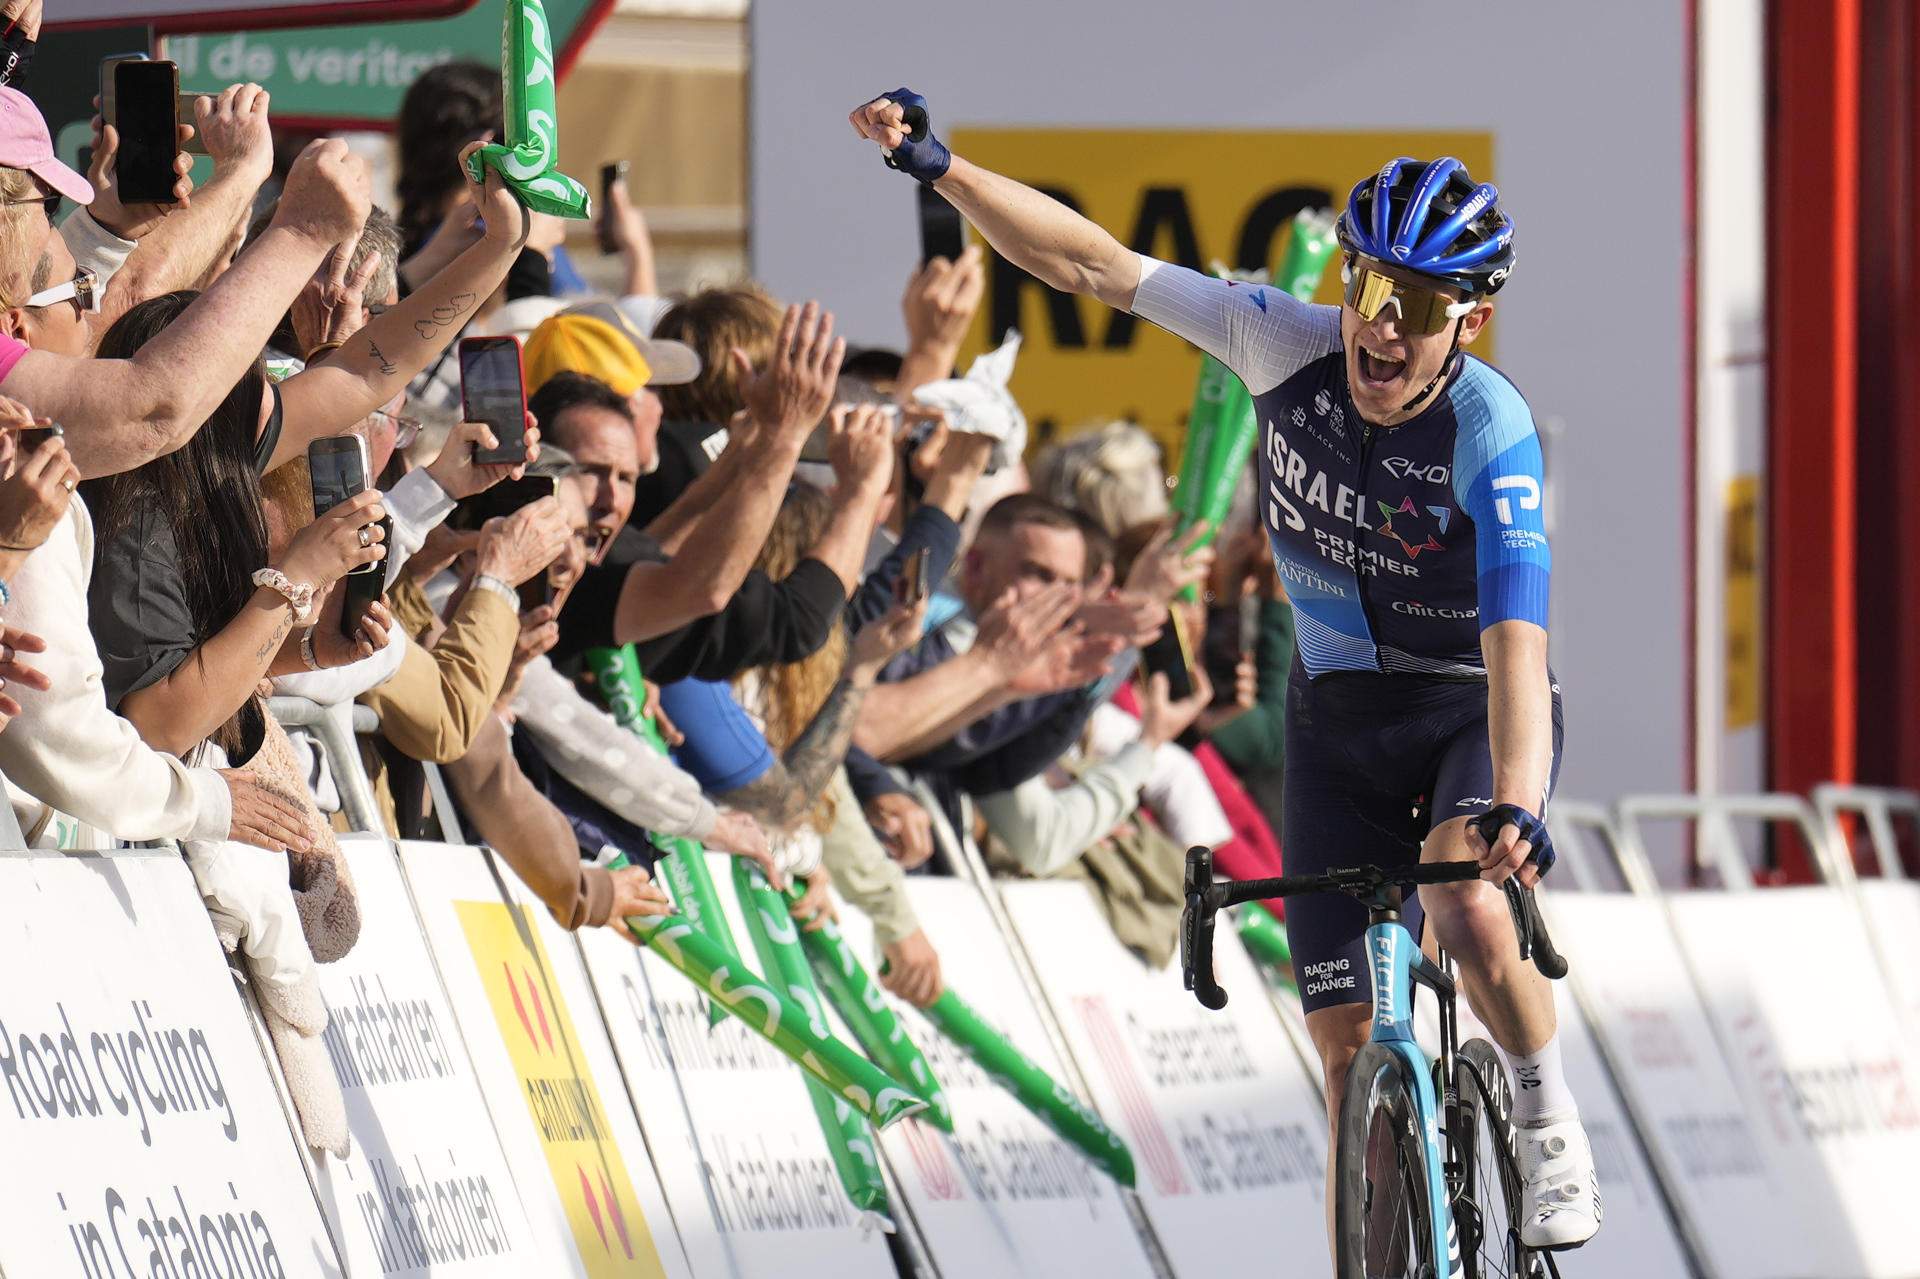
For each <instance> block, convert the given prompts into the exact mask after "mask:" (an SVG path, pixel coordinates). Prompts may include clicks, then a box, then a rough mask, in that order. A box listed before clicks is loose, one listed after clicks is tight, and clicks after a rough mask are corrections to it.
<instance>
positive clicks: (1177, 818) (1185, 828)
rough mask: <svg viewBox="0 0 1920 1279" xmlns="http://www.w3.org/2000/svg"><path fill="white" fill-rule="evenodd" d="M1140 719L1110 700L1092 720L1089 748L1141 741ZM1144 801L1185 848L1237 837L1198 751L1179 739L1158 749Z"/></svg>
mask: <svg viewBox="0 0 1920 1279" xmlns="http://www.w3.org/2000/svg"><path fill="white" fill-rule="evenodd" d="M1139 737H1140V721H1139V720H1137V719H1135V718H1134V717H1133V716H1131V715H1129V714H1127V713H1126V712H1125V711H1123V710H1121V709H1120V708H1119V707H1118V706H1115V705H1114V704H1113V703H1112V702H1108V703H1106V704H1104V705H1102V706H1101V707H1099V708H1098V709H1097V710H1095V711H1094V713H1093V718H1092V719H1091V720H1089V721H1088V732H1087V749H1088V750H1090V751H1092V752H1093V753H1094V754H1096V755H1110V754H1112V753H1114V752H1116V751H1118V750H1120V749H1122V748H1123V747H1125V746H1126V745H1127V744H1128V743H1137V742H1138V741H1139ZM1140 802H1141V803H1142V804H1145V805H1146V806H1147V808H1149V809H1150V810H1152V812H1153V815H1154V816H1155V817H1157V818H1159V819H1160V825H1161V828H1162V829H1164V830H1165V831H1166V832H1167V834H1168V835H1170V836H1171V837H1172V838H1173V840H1174V842H1175V843H1177V844H1179V845H1180V846H1181V847H1182V848H1191V847H1193V846H1194V845H1195V844H1205V845H1206V846H1207V847H1209V848H1217V847H1219V846H1220V845H1221V844H1224V843H1227V842H1228V841H1230V840H1231V839H1232V838H1233V823H1231V822H1229V821H1228V820H1227V814H1226V811H1225V810H1224V809H1222V808H1221V807H1220V800H1219V798H1218V797H1216V796H1215V795H1214V793H1213V783H1212V782H1209V781H1208V780H1207V770H1206V769H1204V768H1202V767H1201V766H1200V761H1199V760H1197V759H1195V758H1194V757H1193V752H1191V751H1189V750H1187V749H1186V748H1185V747H1183V746H1178V745H1176V744H1174V743H1173V742H1162V743H1161V744H1160V745H1159V746H1157V747H1155V748H1154V751H1153V764H1152V767H1151V769H1150V770H1149V771H1148V772H1147V774H1146V779H1145V782H1144V784H1143V786H1142V788H1141V791H1140Z"/></svg>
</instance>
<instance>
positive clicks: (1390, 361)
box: [1360, 346, 1407, 388]
mask: <svg viewBox="0 0 1920 1279" xmlns="http://www.w3.org/2000/svg"><path fill="white" fill-rule="evenodd" d="M1406 371H1407V362H1406V361H1405V360H1396V359H1394V358H1393V357H1392V356H1389V355H1382V354H1378V353H1376V352H1374V351H1370V350H1368V349H1367V348H1366V347H1364V346H1362V347H1361V348H1360V376H1361V377H1363V378H1365V379H1366V380H1367V382H1368V383H1370V384H1371V385H1373V386H1376V387H1381V388H1385V387H1388V386H1391V385H1392V384H1393V383H1394V382H1396V381H1398V380H1399V378H1400V375H1401V374H1402V373H1405V372H1406Z"/></svg>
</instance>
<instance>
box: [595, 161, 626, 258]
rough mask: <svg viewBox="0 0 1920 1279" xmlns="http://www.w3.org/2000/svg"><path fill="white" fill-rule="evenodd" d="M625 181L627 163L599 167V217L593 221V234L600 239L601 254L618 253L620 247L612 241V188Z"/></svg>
mask: <svg viewBox="0 0 1920 1279" xmlns="http://www.w3.org/2000/svg"><path fill="white" fill-rule="evenodd" d="M626 180H627V162H626V161H625V160H615V161H614V162H613V163H612V164H603V165H601V166H600V216H599V217H597V218H595V219H594V220H593V231H594V234H595V235H597V236H598V237H599V238H600V251H601V252H602V253H618V252H619V251H620V246H619V245H618V244H616V243H614V239H613V186H614V183H616V182H625V181H626Z"/></svg>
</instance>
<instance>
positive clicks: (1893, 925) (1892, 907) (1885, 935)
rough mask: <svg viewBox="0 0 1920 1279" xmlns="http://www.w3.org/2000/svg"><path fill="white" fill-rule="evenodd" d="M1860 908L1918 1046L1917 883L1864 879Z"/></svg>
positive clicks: (1896, 1003)
mask: <svg viewBox="0 0 1920 1279" xmlns="http://www.w3.org/2000/svg"><path fill="white" fill-rule="evenodd" d="M1860 908H1861V909H1862V910H1864V911H1866V913H1867V922H1868V923H1869V924H1871V925H1872V927H1873V935H1874V943H1875V945H1876V946H1878V947H1879V950H1880V955H1881V958H1882V959H1884V960H1885V961H1886V962H1885V964H1884V965H1883V967H1882V971H1883V973H1884V974H1885V975H1886V979H1887V986H1888V989H1889V991H1890V992H1891V994H1892V995H1893V1002H1894V1006H1895V1007H1896V1008H1898V1009H1899V1010H1900V1012H1901V1015H1902V1016H1903V1017H1905V1019H1906V1023H1907V1034H1908V1036H1909V1039H1910V1041H1911V1042H1912V1043H1914V1044H1915V1045H1920V883H1915V882H1914V881H1913V880H1911V879H1863V880H1861V881H1860Z"/></svg>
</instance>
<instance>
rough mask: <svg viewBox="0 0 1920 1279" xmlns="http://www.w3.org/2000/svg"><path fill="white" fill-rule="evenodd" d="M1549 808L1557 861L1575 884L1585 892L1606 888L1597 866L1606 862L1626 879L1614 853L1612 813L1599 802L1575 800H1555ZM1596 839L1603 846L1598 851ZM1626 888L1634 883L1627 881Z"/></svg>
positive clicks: (1617, 842) (1617, 837)
mask: <svg viewBox="0 0 1920 1279" xmlns="http://www.w3.org/2000/svg"><path fill="white" fill-rule="evenodd" d="M1552 809H1553V811H1552V814H1551V816H1550V818H1549V820H1550V821H1551V822H1552V823H1553V831H1554V842H1555V844H1556V845H1557V846H1558V847H1559V849H1560V864H1561V865H1563V866H1565V867H1566V868H1567V874H1568V876H1569V877H1570V878H1571V879H1572V880H1573V884H1574V887H1576V888H1578V889H1579V890H1580V891H1582V892H1587V893H1599V892H1605V891H1607V889H1608V887H1609V885H1607V884H1606V883H1605V882H1603V877H1602V876H1601V875H1600V874H1599V872H1598V867H1600V866H1601V865H1603V864H1607V863H1611V864H1612V866H1613V868H1614V870H1615V871H1616V872H1617V873H1618V876H1619V878H1620V879H1622V880H1628V879H1629V877H1628V875H1627V868H1626V867H1625V865H1623V864H1622V863H1621V861H1620V858H1619V855H1618V853H1616V852H1615V850H1616V849H1617V848H1618V847H1619V845H1620V829H1619V827H1618V826H1617V825H1615V823H1614V820H1613V814H1612V813H1609V812H1608V811H1607V810H1606V809H1605V808H1604V807H1603V806H1601V805H1599V804H1592V803H1587V802H1586V801H1584V800H1577V799H1568V800H1555V801H1554V802H1553V805H1552ZM1595 840H1599V841H1601V842H1602V845H1603V846H1602V849H1601V850H1600V851H1598V852H1596V851H1595V850H1594V847H1593V844H1594V841H1595ZM1627 887H1628V888H1632V887H1633V884H1632V883H1631V882H1630V881H1629V882H1628V883H1627Z"/></svg>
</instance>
